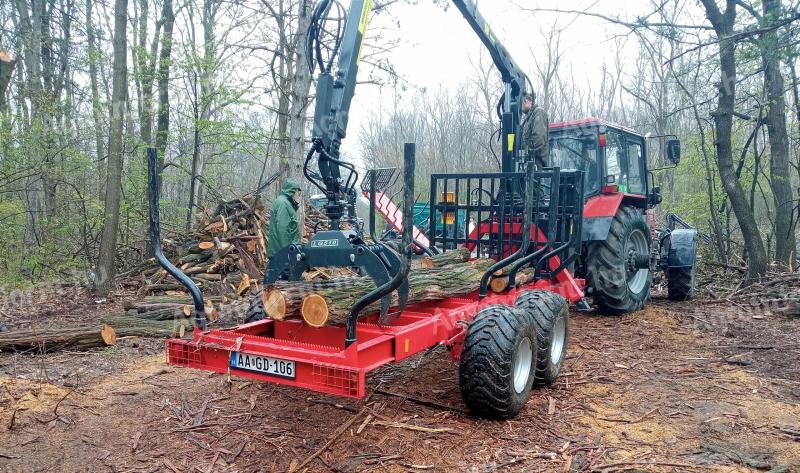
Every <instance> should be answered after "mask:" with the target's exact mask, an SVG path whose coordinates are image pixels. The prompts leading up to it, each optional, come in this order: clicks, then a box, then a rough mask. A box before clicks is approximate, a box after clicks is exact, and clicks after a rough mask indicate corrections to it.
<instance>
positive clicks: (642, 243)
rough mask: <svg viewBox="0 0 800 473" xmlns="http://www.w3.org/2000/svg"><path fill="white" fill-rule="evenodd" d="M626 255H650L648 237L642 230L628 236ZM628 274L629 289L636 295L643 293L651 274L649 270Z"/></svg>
mask: <svg viewBox="0 0 800 473" xmlns="http://www.w3.org/2000/svg"><path fill="white" fill-rule="evenodd" d="M625 250H626V251H625V252H626V254H632V253H637V254H640V255H646V254H648V253H650V251H649V249H648V248H647V236H646V235H645V234H644V232H643V231H641V230H638V229H637V230H634V231H632V232H631V234H630V235H628V241H627V243H626V245H625ZM627 272H628V289H630V291H631V292H633V293H634V294H638V293H640V292H642V289H644V286H645V284H647V275H648V273H649V272H650V270H649V269H647V268H642V269H634V270H630V269H628V270H627Z"/></svg>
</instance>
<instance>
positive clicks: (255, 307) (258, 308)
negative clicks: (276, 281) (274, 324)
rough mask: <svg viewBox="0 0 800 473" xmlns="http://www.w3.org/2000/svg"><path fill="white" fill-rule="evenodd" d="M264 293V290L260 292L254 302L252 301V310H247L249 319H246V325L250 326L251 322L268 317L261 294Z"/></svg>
mask: <svg viewBox="0 0 800 473" xmlns="http://www.w3.org/2000/svg"><path fill="white" fill-rule="evenodd" d="M263 292H264V291H263V290H261V291H258V292H257V293H256V296H255V297H253V300H251V301H250V308H249V309H247V317H245V319H244V323H246V324H249V323H250V322H257V321H259V320H264V319H265V318H266V317H267V312H266V311H265V310H264V303H263V302H262V301H261V294H262V293H263Z"/></svg>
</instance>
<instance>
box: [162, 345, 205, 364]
mask: <svg viewBox="0 0 800 473" xmlns="http://www.w3.org/2000/svg"><path fill="white" fill-rule="evenodd" d="M167 363H169V364H171V365H178V366H197V365H200V364H201V363H202V355H201V350H200V349H198V348H197V347H196V346H194V343H193V342H191V341H189V340H178V339H171V340H167Z"/></svg>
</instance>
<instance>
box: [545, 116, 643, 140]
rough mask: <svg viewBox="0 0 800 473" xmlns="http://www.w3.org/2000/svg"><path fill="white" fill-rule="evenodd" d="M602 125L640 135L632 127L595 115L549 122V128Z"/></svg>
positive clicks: (561, 128) (559, 128) (560, 128)
mask: <svg viewBox="0 0 800 473" xmlns="http://www.w3.org/2000/svg"><path fill="white" fill-rule="evenodd" d="M600 125H604V126H607V127H609V128H616V129H618V130H622V131H626V132H628V133H633V134H634V135H639V136H641V134H640V133H638V132H637V131H636V130H634V129H632V128H628V127H627V126H624V125H619V124H617V123H613V122H610V121H608V120H604V119H602V118H597V117H587V118H582V119H580V120H570V121H565V122H557V123H551V124H550V130H563V129H567V128H581V127H593V126H600Z"/></svg>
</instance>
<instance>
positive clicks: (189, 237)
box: [120, 197, 330, 301]
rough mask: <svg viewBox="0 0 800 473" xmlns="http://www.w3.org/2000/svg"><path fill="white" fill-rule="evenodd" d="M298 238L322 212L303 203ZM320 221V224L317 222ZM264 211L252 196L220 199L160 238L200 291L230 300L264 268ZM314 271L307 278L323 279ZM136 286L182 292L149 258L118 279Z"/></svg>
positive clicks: (150, 291)
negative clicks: (182, 230) (180, 230)
mask: <svg viewBox="0 0 800 473" xmlns="http://www.w3.org/2000/svg"><path fill="white" fill-rule="evenodd" d="M305 211H306V218H305V228H304V237H308V235H309V234H310V233H311V232H312V231H313V229H314V228H318V229H319V228H323V227H324V222H326V221H327V219H326V217H325V216H324V215H323V214H322V213H321V212H319V211H318V210H316V209H314V208H313V207H310V206H307V207H306V209H305ZM320 222H323V224H320ZM268 225H269V210H268V209H267V208H266V207H265V206H264V205H263V204H262V203H261V202H260V201H259V200H258V199H256V198H254V197H245V198H241V199H233V200H230V201H227V202H222V203H220V204H219V205H218V206H217V208H216V209H215V210H214V211H213V212H210V213H209V214H208V215H207V217H206V218H205V219H203V220H202V221H201V222H200V223H199V224H198V225H197V227H196V228H195V229H194V230H193V231H192V232H190V233H188V234H182V235H181V234H179V235H173V236H171V237H170V238H166V239H164V240H163V246H164V253H165V254H166V255H167V257H168V258H169V259H170V261H172V263H173V264H175V265H176V266H177V267H179V268H180V269H181V270H182V271H183V272H184V273H186V274H187V275H188V276H189V277H190V278H191V279H192V280H193V281H194V282H195V283H196V284H197V285H198V286H199V287H200V288H201V289H202V290H203V294H204V295H205V296H211V297H213V298H220V299H221V300H222V301H227V300H235V299H239V298H241V297H244V296H245V295H247V294H248V293H250V291H251V289H255V290H253V293H255V292H256V291H257V287H258V284H259V282H260V281H261V279H262V277H263V275H264V270H265V269H266V267H267V228H268ZM329 276H330V274H329V272H325V271H319V272H317V273H315V274H313V275H310V277H313V278H326V277H329ZM120 282H121V283H122V284H124V285H127V286H133V287H136V288H138V290H137V295H138V296H140V297H141V296H167V297H170V296H183V295H186V294H187V293H186V290H185V288H184V287H183V286H182V285H181V284H179V283H178V281H176V280H175V279H173V278H172V276H170V275H169V274H167V272H166V271H165V270H163V269H162V268H161V267H160V266H159V265H158V262H157V261H155V259H152V258H151V259H150V260H148V261H146V262H145V263H144V264H142V265H140V266H139V267H137V268H134V269H133V270H131V271H128V272H127V273H123V275H122V279H121V281H120Z"/></svg>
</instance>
